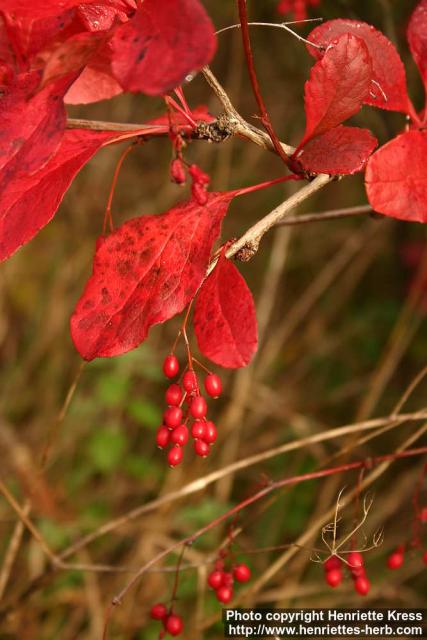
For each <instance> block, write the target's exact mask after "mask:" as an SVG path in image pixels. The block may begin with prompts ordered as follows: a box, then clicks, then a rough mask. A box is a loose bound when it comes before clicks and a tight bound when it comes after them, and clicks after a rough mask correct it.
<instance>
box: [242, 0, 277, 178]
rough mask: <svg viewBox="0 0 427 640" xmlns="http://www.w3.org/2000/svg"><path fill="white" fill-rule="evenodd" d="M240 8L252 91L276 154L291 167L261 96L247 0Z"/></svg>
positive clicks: (244, 0)
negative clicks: (250, 34) (253, 52)
mask: <svg viewBox="0 0 427 640" xmlns="http://www.w3.org/2000/svg"><path fill="white" fill-rule="evenodd" d="M238 6H239V18H240V26H241V31H242V40H243V48H244V51H245V58H246V66H247V68H248V73H249V78H250V81H251V85H252V91H253V94H254V97H255V100H256V102H257V104H258V108H259V115H260V118H261V122H262V124H263V126H264V129H265V130H266V131H267V133H268V135H269V136H270V139H271V142H272V143H273V146H274V149H275V151H276V153H277V154H278V155H279V156H280V158H282V160H283V162H284V163H285V164H286V166H287V167H289V164H290V160H289V157H288V155H287V154H286V153H285V151H284V149H283V147H282V144H281V142H280V140H279V138H278V137H277V135H276V133H275V131H274V129H273V125H272V124H271V120H270V117H269V115H268V111H267V107H266V106H265V102H264V99H263V97H262V95H261V89H260V86H259V82H258V77H257V74H256V70H255V63H254V57H253V54H252V47H251V39H250V36H249V25H248V12H247V9H246V0H238Z"/></svg>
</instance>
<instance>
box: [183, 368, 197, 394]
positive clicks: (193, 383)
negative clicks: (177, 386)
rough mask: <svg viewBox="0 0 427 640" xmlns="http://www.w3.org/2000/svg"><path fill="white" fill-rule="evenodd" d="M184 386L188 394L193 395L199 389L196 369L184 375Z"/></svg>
mask: <svg viewBox="0 0 427 640" xmlns="http://www.w3.org/2000/svg"><path fill="white" fill-rule="evenodd" d="M182 386H183V387H184V389H185V390H186V392H187V393H192V392H193V391H195V390H196V389H197V376H196V374H195V371H194V369H189V370H188V371H186V372H185V373H184V376H183V378H182Z"/></svg>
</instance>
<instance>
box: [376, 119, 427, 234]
mask: <svg viewBox="0 0 427 640" xmlns="http://www.w3.org/2000/svg"><path fill="white" fill-rule="evenodd" d="M426 158H427V132H422V131H408V132H406V133H402V134H401V135H400V136H397V137H396V138H394V139H393V140H391V141H390V142H388V143H387V144H386V145H384V146H383V147H381V148H380V149H378V151H376V152H375V153H374V155H373V156H371V158H370V159H369V162H368V166H367V168H366V190H367V193H368V198H369V202H370V204H371V205H372V208H373V209H374V210H375V211H378V212H379V213H384V214H385V215H386V216H391V217H392V218H399V219H401V220H411V221H413V222H427V162H426Z"/></svg>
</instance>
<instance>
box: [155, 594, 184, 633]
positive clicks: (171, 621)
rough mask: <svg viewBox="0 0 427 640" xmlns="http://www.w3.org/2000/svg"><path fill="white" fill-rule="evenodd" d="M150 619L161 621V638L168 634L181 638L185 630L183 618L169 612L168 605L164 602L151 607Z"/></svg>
mask: <svg viewBox="0 0 427 640" xmlns="http://www.w3.org/2000/svg"><path fill="white" fill-rule="evenodd" d="M150 617H151V619H152V620H159V621H160V622H162V623H163V630H162V632H161V633H160V638H163V637H164V636H165V634H166V633H169V635H171V636H179V635H180V634H181V633H182V632H183V630H184V622H183V620H182V618H181V616H178V615H177V614H176V613H173V612H172V611H168V609H167V607H166V605H164V604H163V603H162V602H159V603H158V604H155V605H153V606H152V607H151V611H150Z"/></svg>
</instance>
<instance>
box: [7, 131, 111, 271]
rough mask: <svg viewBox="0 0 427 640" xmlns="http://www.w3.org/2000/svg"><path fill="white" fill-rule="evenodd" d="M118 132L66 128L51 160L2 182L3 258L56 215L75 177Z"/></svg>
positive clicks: (29, 238)
mask: <svg viewBox="0 0 427 640" xmlns="http://www.w3.org/2000/svg"><path fill="white" fill-rule="evenodd" d="M118 137H120V134H117V132H115V133H112V132H100V131H98V132H94V131H83V130H74V131H66V132H65V135H64V137H63V139H62V142H61V144H60V146H59V148H58V150H57V152H56V153H55V155H54V156H53V157H52V158H51V159H50V161H49V162H48V163H47V164H45V165H44V167H43V168H42V169H40V170H39V171H37V173H34V174H33V175H32V176H28V175H21V177H20V178H17V179H15V180H14V181H13V182H11V181H10V180H8V179H7V178H6V179H5V180H1V182H0V194H1V195H0V260H4V259H5V258H8V257H9V256H10V255H11V254H12V253H14V252H15V251H16V250H17V249H18V248H19V247H21V246H22V245H23V244H25V243H26V242H28V241H29V240H31V238H33V237H34V236H35V235H36V233H37V232H38V231H39V230H40V229H41V228H42V227H44V226H45V225H46V224H47V223H48V222H49V221H50V220H51V219H52V218H53V216H54V215H55V213H56V211H57V209H58V206H59V204H60V202H61V200H62V198H63V197H64V194H65V192H66V191H67V189H68V187H69V186H70V184H71V182H72V180H73V178H74V176H75V175H76V174H77V173H78V172H79V171H80V169H81V168H82V167H83V166H84V165H85V164H86V162H88V160H89V159H90V158H91V157H92V156H93V155H94V153H95V152H96V151H97V150H98V149H99V147H101V146H102V145H103V144H106V143H107V142H111V141H113V140H116V139H117V138H118Z"/></svg>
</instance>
